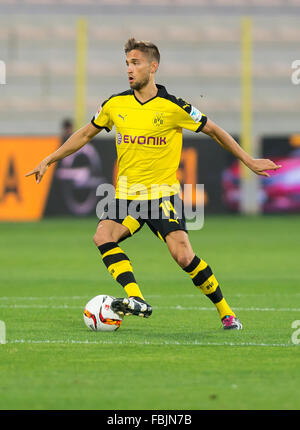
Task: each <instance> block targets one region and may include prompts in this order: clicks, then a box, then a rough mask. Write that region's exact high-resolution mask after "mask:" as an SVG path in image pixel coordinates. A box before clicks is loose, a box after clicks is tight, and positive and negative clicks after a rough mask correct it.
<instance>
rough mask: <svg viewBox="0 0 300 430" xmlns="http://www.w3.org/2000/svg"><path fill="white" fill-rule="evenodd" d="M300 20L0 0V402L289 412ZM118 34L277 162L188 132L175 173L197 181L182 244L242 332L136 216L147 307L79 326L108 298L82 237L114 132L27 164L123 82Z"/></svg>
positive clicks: (196, 2)
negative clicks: (93, 305) (95, 300)
mask: <svg viewBox="0 0 300 430" xmlns="http://www.w3.org/2000/svg"><path fill="white" fill-rule="evenodd" d="M299 15H300V1H298V0H264V1H262V0H248V1H246V0H245V1H243V0H174V1H171V0H136V1H133V0H109V1H108V0H107V1H104V0H64V1H58V0H41V1H38V0H23V1H22V0H0V72H1V74H0V82H1V84H0V220H1V222H0V243H1V246H0V320H1V321H0V375H1V378H0V409H1V410H2V409H72V410H74V409H113V410H118V409H120V410H123V409H156V410H159V409H165V410H169V409H197V410H198V409H242V410H245V409H280V410H283V409H299V399H300V396H299V386H300V384H299V366H300V363H299V351H298V349H297V348H299V342H300V339H299V329H298V330H296V329H297V327H299V324H300V319H299V312H300V306H299V279H300V271H299V270H300V269H299V261H298V260H299V211H300V175H299V171H300V169H299V167H300V154H299V151H300V126H299V111H300V98H299V91H300V82H299V80H300V72H299V60H300V57H299V46H300V44H299V42H300V26H299ZM131 36H135V37H136V38H138V39H139V38H141V39H150V40H152V41H153V42H154V43H156V44H157V45H158V46H159V48H160V51H161V57H162V59H161V65H160V67H159V72H158V74H157V82H158V83H161V84H163V85H166V87H167V89H168V91H169V92H170V93H174V94H175V95H176V96H180V97H182V98H184V99H185V100H187V101H189V102H190V103H192V104H193V105H194V106H196V107H198V108H199V109H200V110H201V111H203V112H204V113H206V114H207V115H208V116H209V117H210V118H211V119H212V120H213V121H214V122H216V123H217V124H219V125H220V126H221V127H223V128H224V129H225V130H227V131H228V132H229V133H231V134H232V135H233V136H234V137H235V138H236V139H237V140H238V141H239V143H240V144H241V145H242V146H243V147H244V148H245V149H246V150H247V151H249V152H250V153H252V154H253V155H254V156H258V157H260V156H267V157H270V158H272V159H274V160H276V161H280V163H281V164H282V165H283V167H282V169H280V170H279V171H278V172H276V173H274V172H271V178H269V179H262V178H260V177H257V176H255V175H254V174H252V173H249V172H247V171H246V170H244V169H239V167H240V166H239V164H238V163H237V162H236V161H235V160H234V159H233V158H232V157H231V155H230V154H229V153H227V152H226V151H224V150H223V149H222V148H220V147H219V146H218V145H217V144H216V143H214V141H212V140H211V139H207V137H206V136H205V135H204V134H200V135H195V134H192V133H189V132H187V131H184V151H183V156H182V160H181V165H180V169H179V177H180V179H181V181H182V182H186V183H193V184H195V183H200V184H201V183H204V185H205V192H206V195H205V199H204V201H205V224H204V228H203V229H202V230H201V231H196V230H194V231H192V232H191V233H190V238H191V242H192V245H193V247H194V249H195V251H196V252H197V253H199V256H200V257H201V258H204V259H205V260H207V261H208V262H209V264H210V265H211V266H212V268H213V270H214V272H215V273H216V276H217V278H218V280H219V281H220V284H221V286H222V290H223V292H224V295H225V297H226V298H227V299H228V302H229V303H230V305H231V306H232V308H233V310H234V311H235V312H237V315H238V317H239V318H240V319H241V321H242V322H243V324H244V330H243V331H241V332H236V331H235V332H232V331H230V332H224V330H221V322H220V321H219V320H218V317H217V313H216V311H215V309H214V307H213V305H212V304H211V303H209V302H208V301H207V299H206V297H204V296H203V295H202V294H201V292H198V291H197V290H196V289H194V287H193V286H192V285H191V283H190V280H187V279H186V277H185V274H184V273H182V271H180V269H179V268H178V267H177V265H176V264H175V263H174V261H172V259H170V256H169V254H168V252H167V249H166V247H164V246H163V244H162V243H161V241H159V240H158V239H156V238H155V237H153V235H152V234H151V232H150V231H148V230H147V229H143V230H142V231H141V232H140V233H138V234H137V235H136V236H135V237H134V239H132V240H128V241H125V242H123V244H124V245H122V246H124V250H125V252H126V253H128V255H129V256H130V258H131V260H132V263H133V267H134V270H135V274H136V277H137V279H138V280H139V281H140V283H141V286H142V290H143V293H144V295H145V297H146V298H147V299H148V300H149V302H150V303H151V305H152V306H153V315H152V316H151V318H149V320H143V319H142V318H134V317H132V318H128V319H127V318H125V319H124V323H123V325H122V327H121V329H120V330H118V331H117V332H116V333H114V334H113V335H109V336H106V337H104V336H103V335H104V334H103V333H94V332H90V331H88V330H87V329H86V327H85V326H84V324H83V321H82V310H83V307H84V305H85V303H87V301H88V300H89V299H90V298H91V297H94V296H95V295H97V294H99V293H105V294H111V295H114V296H117V295H118V294H121V291H120V287H119V286H118V285H116V284H115V283H114V282H113V281H112V279H111V277H110V275H109V273H107V271H106V270H105V267H104V266H103V265H102V262H101V261H100V262H99V255H98V251H97V249H95V247H94V244H93V242H92V236H93V234H94V231H95V227H96V224H97V218H96V213H95V207H96V204H97V196H96V191H95V190H96V187H97V186H98V185H99V184H100V183H102V182H113V181H114V178H115V173H116V170H115V155H116V153H115V148H114V135H113V134H114V132H112V133H110V134H107V133H106V132H102V133H101V134H100V135H99V136H97V137H96V138H95V139H94V140H93V141H92V142H91V143H90V144H88V145H86V146H85V147H84V148H82V150H81V151H80V152H79V153H78V154H75V155H74V156H70V157H68V158H66V159H65V160H63V161H61V162H60V163H58V165H57V166H52V167H51V168H50V169H49V171H48V172H47V174H46V175H45V177H44V178H43V181H42V182H41V184H39V185H36V184H35V181H34V178H33V177H30V178H26V179H25V177H24V175H25V173H26V172H28V171H29V170H31V169H32V168H33V167H34V166H35V165H36V164H37V163H38V162H39V161H40V160H41V159H42V158H43V157H44V156H46V155H48V154H49V152H52V151H53V150H54V149H55V148H56V147H58V146H59V145H60V144H61V143H62V142H63V141H64V139H65V138H66V137H67V136H68V135H69V134H70V132H72V130H75V129H76V128H78V127H80V126H81V125H82V124H84V123H86V122H88V121H90V119H91V117H92V116H93V114H94V112H95V111H96V110H97V108H98V106H99V104H100V103H101V102H102V101H103V100H105V99H106V98H107V97H109V96H110V95H111V94H112V93H115V92H118V91H123V90H124V89H126V88H127V87H128V82H127V78H126V67H125V61H124V60H125V58H124V53H123V46H124V43H125V41H126V40H127V39H128V38H129V37H131ZM297 60H298V62H297ZM295 61H296V63H295ZM293 67H294V68H293ZM4 71H5V74H4V73H3V72H4ZM4 78H5V79H4ZM4 81H5V82H6V83H4ZM192 197H193V196H192ZM192 203H193V200H192ZM270 214H272V215H270ZM273 214H275V215H273ZM15 221H17V222H15ZM28 221H31V222H28ZM32 221H34V222H32ZM37 221H39V222H37ZM141 250H142V251H143V252H141ZM297 324H298V325H297ZM5 330H6V331H5ZM5 335H6V338H5ZM98 335H99V336H98ZM5 340H6V342H5ZM133 385H134V386H133ZM201 417H202V416H201ZM212 418H213V420H214V422H215V420H216V419H217V415H216V414H215V415H214V416H213V417H212ZM227 418H228V416H227ZM277 418H278V415H276V419H277ZM92 419H93V416H92ZM234 419H235V422H236V419H237V418H236V416H235V417H234ZM97 420H98V421H97V422H98V423H99V422H100V421H99V417H97ZM90 421H91V416H89V417H88V422H90ZM226 422H227V421H226ZM286 422H287V421H285V424H286ZM222 425H224V422H223V423H222ZM253 425H257V418H256V422H255V423H253Z"/></svg>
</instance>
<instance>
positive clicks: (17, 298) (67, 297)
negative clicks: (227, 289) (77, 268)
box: [0, 292, 300, 302]
mask: <svg viewBox="0 0 300 430" xmlns="http://www.w3.org/2000/svg"><path fill="white" fill-rule="evenodd" d="M95 295H96V293H95ZM108 295H109V294H108ZM269 295H270V296H271V297H283V296H289V297H290V296H291V295H290V294H284V293H270V294H269ZM265 296H266V295H265V294H264V297H265ZM295 296H297V297H299V296H300V293H293V297H295ZM115 297H117V295H116V296H115ZM166 297H168V296H167V295H162V294H147V298H149V299H162V298H164V299H165V298H166ZM174 297H179V298H197V297H202V296H201V293H200V292H197V293H196V294H172V298H174ZM230 297H261V294H259V293H258V294H250V293H249V294H247V293H235V294H230ZM91 298H92V295H86V296H2V297H1V296H0V302H1V301H2V300H3V301H9V300H10V301H14V300H22V301H26V300H28V301H35V300H42V301H45V300H46V301H47V300H60V301H61V300H89V299H91Z"/></svg>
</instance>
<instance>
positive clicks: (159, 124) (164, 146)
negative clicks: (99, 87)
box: [92, 85, 207, 200]
mask: <svg viewBox="0 0 300 430" xmlns="http://www.w3.org/2000/svg"><path fill="white" fill-rule="evenodd" d="M156 86H157V89H158V92H157V95H156V96H155V97H153V98H152V99H150V100H148V101H146V102H145V103H142V102H140V101H139V100H138V99H137V98H136V96H135V94H134V91H133V90H128V91H124V92H123V93H120V94H115V95H112V96H111V97H110V98H109V99H107V100H106V101H105V102H104V103H103V104H102V106H101V107H100V108H99V110H98V112H97V113H96V115H94V117H93V119H92V124H93V125H94V126H95V127H97V128H100V129H102V128H105V129H106V130H107V131H111V129H112V128H113V126H115V128H116V148H117V157H118V159H117V163H118V178H117V188H116V198H120V199H135V198H138V199H142V200H144V199H156V198H159V197H163V196H167V195H171V194H175V193H178V192H179V191H180V185H179V181H178V179H177V176H176V172H177V169H178V166H179V162H180V156H181V149H182V129H183V128H186V129H188V130H192V131H195V132H196V133H197V132H199V131H201V129H202V128H203V127H204V125H205V124H206V121H207V117H206V116H205V115H204V114H202V113H201V112H200V111H199V110H198V109H197V108H195V107H193V106H192V105H191V104H189V103H187V102H185V101H184V100H182V99H181V98H177V97H175V96H173V95H171V94H168V92H167V90H166V88H165V87H164V86H162V85H156Z"/></svg>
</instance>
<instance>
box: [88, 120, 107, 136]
mask: <svg viewBox="0 0 300 430" xmlns="http://www.w3.org/2000/svg"><path fill="white" fill-rule="evenodd" d="M91 123H92V124H93V126H94V127H96V128H98V129H99V130H103V129H104V128H105V130H106V131H107V133H109V132H110V131H111V129H110V128H108V127H100V125H97V124H96V123H95V121H94V118H93V119H92V120H91Z"/></svg>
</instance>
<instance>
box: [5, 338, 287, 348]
mask: <svg viewBox="0 0 300 430" xmlns="http://www.w3.org/2000/svg"><path fill="white" fill-rule="evenodd" d="M6 344H69V345H74V344H75V345H128V344H132V345H150V346H163V345H165V346H168V345H178V346H259V347H294V346H296V345H294V344H290V343H256V342H226V341H224V342H201V341H197V340H195V341H192V342H178V341H165V342H150V341H142V342H141V341H132V340H131V341H129V340H128V341H122V340H119V341H117V340H116V341H112V340H100V341H91V340H72V339H70V340H59V339H54V340H51V339H43V340H42V339H41V340H33V339H14V340H7V341H6Z"/></svg>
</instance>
